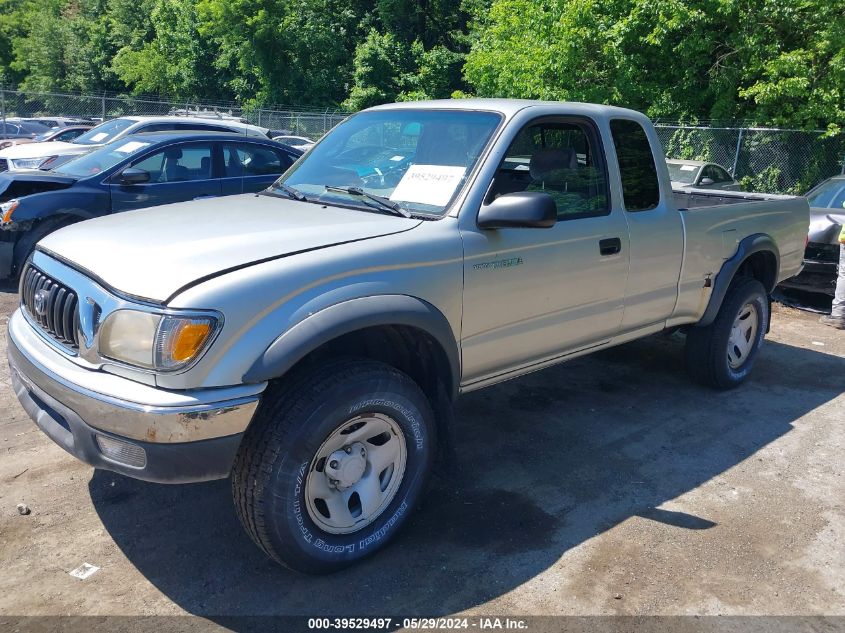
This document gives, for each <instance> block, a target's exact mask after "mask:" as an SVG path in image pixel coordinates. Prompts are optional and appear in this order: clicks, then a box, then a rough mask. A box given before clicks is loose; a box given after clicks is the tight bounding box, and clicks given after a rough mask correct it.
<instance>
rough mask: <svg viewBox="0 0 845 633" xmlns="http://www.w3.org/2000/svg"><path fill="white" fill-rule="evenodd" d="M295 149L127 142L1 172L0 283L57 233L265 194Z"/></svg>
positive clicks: (206, 138)
mask: <svg viewBox="0 0 845 633" xmlns="http://www.w3.org/2000/svg"><path fill="white" fill-rule="evenodd" d="M301 155H302V151H301V150H298V149H294V148H292V147H289V146H287V145H282V144H281V143H277V142H275V141H271V140H270V139H261V138H255V137H245V136H240V135H238V134H224V133H205V134H197V133H196V132H157V133H148V134H135V135H130V136H126V137H124V138H122V139H120V140H118V141H115V142H113V143H110V144H108V145H104V146H103V147H100V148H98V149H95V150H93V151H91V152H89V153H87V154H83V155H82V156H78V157H75V158H73V160H70V161H68V162H65V163H63V164H58V165H55V164H54V165H53V166H50V165H45V166H44V168H45V169H46V171H40V170H29V171H17V172H6V173H2V174H0V278H6V277H14V276H15V275H16V274H17V273H18V272H19V271H20V270H21V268H22V265H23V263H24V262H25V261H26V259H27V257H29V254H30V253H31V252H32V250H33V248H34V247H35V244H36V243H37V242H38V241H39V240H40V239H41V238H42V237H44V236H45V235H47V234H48V233H51V232H52V231H55V230H56V229H58V228H60V227H63V226H66V225H68V224H72V223H74V222H78V221H80V220H85V219H88V218H95V217H99V216H102V215H107V214H109V213H116V212H119V211H128V210H131V209H141V208H144V207H152V206H156V205H161V204H168V203H171V202H183V201H186V200H198V199H202V198H214V197H217V196H228V195H232V194H238V193H250V192H257V191H261V190H262V189H266V188H267V187H268V186H269V185H270V184H271V183H273V181H275V180H276V179H277V178H278V177H279V176H280V175H281V174H282V173H283V172H284V171H285V170H286V169H287V168H288V167H290V166H291V165H292V164H293V162H294V161H295V160H296V159H297V158H299V156H301Z"/></svg>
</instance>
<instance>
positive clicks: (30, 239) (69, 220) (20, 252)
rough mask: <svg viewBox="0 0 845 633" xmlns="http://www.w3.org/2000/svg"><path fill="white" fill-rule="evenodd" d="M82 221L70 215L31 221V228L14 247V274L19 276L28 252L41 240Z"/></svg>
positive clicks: (57, 215) (52, 216)
mask: <svg viewBox="0 0 845 633" xmlns="http://www.w3.org/2000/svg"><path fill="white" fill-rule="evenodd" d="M84 219H85V218H82V217H79V216H78V215H74V214H72V213H59V214H56V215H51V216H48V217H46V218H37V219H35V220H31V221H30V222H31V226H30V227H29V229H27V231H26V232H24V233H23V234H22V235H21V237H20V238H19V239H18V240H17V242H16V243H15V246H14V266H15V274H20V272H21V271H20V268H21V266H22V265H23V263H24V260H25V259H26V257H27V256H28V255H29V251H31V250H32V249H33V248H35V244H37V243H38V242H39V241H40V240H41V239H42V238H44V237H46V236H47V235H49V234H50V233H52V232H53V231H57V230H58V229H60V228H62V227H65V226H68V225H69V224H74V223H76V222H80V221H82V220H84Z"/></svg>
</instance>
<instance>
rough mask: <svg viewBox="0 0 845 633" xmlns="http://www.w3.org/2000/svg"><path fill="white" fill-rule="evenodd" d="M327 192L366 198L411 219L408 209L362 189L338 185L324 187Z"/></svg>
mask: <svg viewBox="0 0 845 633" xmlns="http://www.w3.org/2000/svg"><path fill="white" fill-rule="evenodd" d="M324 187H325V188H326V191H342V192H343V193H348V194H351V195H353V196H360V197H362V198H366V199H367V200H372V201H373V202H375V203H376V204H379V205H381V207H382V208H383V209H388V210H389V211H391V212H392V213H394V214H395V215H399V216H402V217H403V218H410V217H411V213H410V211H408V210H407V209H403V208H402V207H401V206H400V205H399V204H398V203H396V202H393V200H391V199H390V198H385V197H384V196H377V195H374V194H372V193H367V192H366V191H364V190H363V189H361V188H360V187H341V186H338V185H324Z"/></svg>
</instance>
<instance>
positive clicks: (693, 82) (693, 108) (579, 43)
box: [464, 0, 845, 127]
mask: <svg viewBox="0 0 845 633" xmlns="http://www.w3.org/2000/svg"><path fill="white" fill-rule="evenodd" d="M473 33H474V35H475V40H474V42H473V45H472V51H471V52H470V54H469V56H468V58H467V61H466V65H465V67H464V72H465V74H466V78H467V80H468V81H469V82H470V83H471V84H472V85H474V86H475V88H476V90H477V92H478V93H479V94H481V95H503V96H513V97H530V98H539V99H568V100H582V101H598V102H603V103H612V104H619V105H625V106H629V107H633V108H636V109H640V110H644V111H646V112H647V113H648V114H649V115H650V116H652V117H668V118H675V119H680V118H697V119H710V120H743V119H744V120H753V121H757V122H760V123H769V124H775V125H789V126H800V127H818V126H823V125H829V124H833V125H834V126H835V125H838V124H841V123H842V122H843V121H845V7H843V4H842V2H840V1H831V0H661V1H660V2H655V1H654V0H494V2H493V3H492V6H491V7H490V8H489V10H487V11H481V12H478V13H477V14H476V16H475V22H474V25H473Z"/></svg>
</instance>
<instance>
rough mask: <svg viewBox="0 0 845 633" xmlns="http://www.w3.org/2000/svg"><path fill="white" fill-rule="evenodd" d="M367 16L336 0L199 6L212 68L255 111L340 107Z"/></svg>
mask: <svg viewBox="0 0 845 633" xmlns="http://www.w3.org/2000/svg"><path fill="white" fill-rule="evenodd" d="M366 9H367V3H364V2H356V1H352V2H349V1H341V0H198V11H199V15H200V20H201V29H200V32H201V33H202V34H204V35H206V36H207V37H209V38H210V40H211V41H213V42H214V44H215V47H216V49H217V51H218V54H217V59H216V61H215V65H216V67H217V68H218V69H220V70H221V71H222V72H223V74H224V75H225V76H226V77H227V79H226V82H227V85H228V86H229V88H230V89H231V90H233V91H234V92H235V94H236V96H237V97H238V98H239V99H241V100H244V101H252V102H256V103H259V104H262V103H264V104H267V103H293V104H297V105H306V106H307V105H326V104H329V103H339V102H340V101H341V100H342V99H343V98H344V97H345V96H346V94H347V91H348V84H349V81H350V78H351V73H352V51H354V48H355V40H356V38H357V37H358V36H359V32H358V28H359V24H360V23H361V22H362V20H363V18H364V17H365V15H366Z"/></svg>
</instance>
